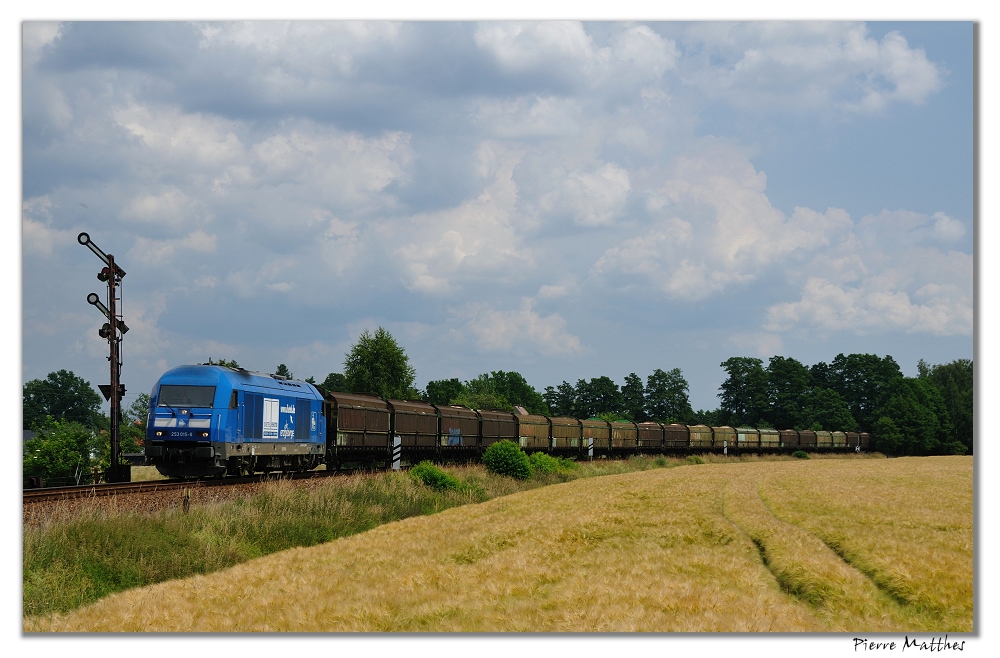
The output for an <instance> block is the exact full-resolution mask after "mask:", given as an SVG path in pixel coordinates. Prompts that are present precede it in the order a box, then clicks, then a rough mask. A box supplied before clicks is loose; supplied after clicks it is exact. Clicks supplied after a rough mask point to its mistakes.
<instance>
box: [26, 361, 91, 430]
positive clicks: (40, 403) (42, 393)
mask: <svg viewBox="0 0 1000 658" xmlns="http://www.w3.org/2000/svg"><path fill="white" fill-rule="evenodd" d="M22 404H23V407H22V408H23V413H24V419H23V425H24V427H25V428H26V429H37V428H38V427H40V426H41V425H42V424H43V423H45V422H46V418H52V419H54V420H65V421H69V422H75V423H80V424H81V425H84V426H85V427H89V428H96V427H97V426H98V424H99V422H100V418H101V413H100V407H101V396H100V394H98V392H97V391H95V390H94V388H93V387H92V386H91V385H90V382H88V381H87V380H85V379H83V378H82V377H78V376H77V375H75V374H73V373H72V372H70V371H68V370H59V371H57V372H50V373H49V374H48V376H46V378H45V379H32V380H31V381H29V382H27V383H25V384H24V387H23V389H22Z"/></svg>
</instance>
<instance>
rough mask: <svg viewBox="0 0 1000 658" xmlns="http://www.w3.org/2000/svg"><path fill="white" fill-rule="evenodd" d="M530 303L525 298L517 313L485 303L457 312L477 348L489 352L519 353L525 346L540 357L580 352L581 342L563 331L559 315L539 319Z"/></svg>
mask: <svg viewBox="0 0 1000 658" xmlns="http://www.w3.org/2000/svg"><path fill="white" fill-rule="evenodd" d="M532 304H533V302H532V300H531V299H529V298H524V299H522V300H521V306H520V308H518V309H517V310H510V311H497V310H494V309H493V308H492V307H491V306H490V305H488V304H485V303H472V304H469V305H467V306H466V307H465V308H463V309H461V310H460V311H457V312H456V315H457V316H458V317H459V318H461V319H463V320H465V321H466V328H467V330H468V331H469V332H471V333H472V335H473V336H475V338H476V343H477V344H478V345H479V347H480V348H481V349H483V350H485V351H489V352H510V351H515V352H521V351H524V348H525V346H526V345H530V346H532V347H533V348H534V349H535V350H537V351H538V352H540V353H542V354H556V355H562V354H575V353H578V352H580V351H581V349H582V346H581V343H580V339H579V338H578V337H577V336H575V335H573V334H572V333H570V332H569V331H567V330H566V321H565V320H564V319H563V318H562V316H560V315H559V314H558V313H553V314H552V315H547V316H544V317H542V316H541V315H539V314H538V313H537V312H535V311H534V310H533V309H532Z"/></svg>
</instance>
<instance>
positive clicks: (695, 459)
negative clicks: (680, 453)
mask: <svg viewBox="0 0 1000 658" xmlns="http://www.w3.org/2000/svg"><path fill="white" fill-rule="evenodd" d="M687 463H689V464H704V463H705V460H704V459H702V458H701V457H699V456H698V455H688V458H687Z"/></svg>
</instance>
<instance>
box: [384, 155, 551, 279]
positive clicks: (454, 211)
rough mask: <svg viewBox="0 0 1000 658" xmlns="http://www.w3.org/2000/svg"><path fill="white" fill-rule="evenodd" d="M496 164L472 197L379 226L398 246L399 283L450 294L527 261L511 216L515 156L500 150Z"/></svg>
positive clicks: (512, 272) (511, 275) (509, 275)
mask: <svg viewBox="0 0 1000 658" xmlns="http://www.w3.org/2000/svg"><path fill="white" fill-rule="evenodd" d="M500 162H501V164H499V166H498V167H497V168H496V170H495V174H494V178H493V180H492V181H491V183H490V184H489V185H488V186H487V187H486V189H484V190H483V191H482V193H481V194H480V195H479V196H478V197H476V198H475V199H473V200H469V201H466V202H464V203H462V204H461V205H459V206H458V207H456V208H450V209H445V210H442V211H439V212H434V213H421V214H419V215H416V216H413V217H411V218H408V219H407V220H406V221H395V222H392V221H390V222H385V223H384V224H383V225H382V226H381V227H380V232H381V233H382V234H383V235H384V237H385V239H386V240H392V243H393V244H398V245H400V246H398V247H397V248H395V249H394V255H395V256H396V258H397V259H398V261H399V263H400V264H401V267H402V270H403V278H402V283H403V285H404V286H406V287H407V288H409V289H411V290H415V291H418V292H423V293H429V294H435V295H436V294H444V293H450V292H454V291H455V289H456V288H457V287H460V286H461V285H462V284H463V283H466V282H468V280H469V279H470V278H473V279H476V278H482V277H485V276H489V277H494V278H495V277H501V278H503V279H506V280H511V279H516V278H518V277H519V276H521V275H522V274H523V270H524V268H526V267H530V266H531V265H532V264H533V261H534V256H533V253H532V250H531V249H529V248H527V247H525V245H524V244H523V239H522V237H521V235H520V233H519V232H518V230H517V227H516V221H515V218H514V213H515V205H516V202H517V186H516V185H515V184H514V181H513V180H512V177H511V176H512V172H513V168H514V166H515V165H516V164H517V155H516V153H508V154H505V155H503V156H501V158H500Z"/></svg>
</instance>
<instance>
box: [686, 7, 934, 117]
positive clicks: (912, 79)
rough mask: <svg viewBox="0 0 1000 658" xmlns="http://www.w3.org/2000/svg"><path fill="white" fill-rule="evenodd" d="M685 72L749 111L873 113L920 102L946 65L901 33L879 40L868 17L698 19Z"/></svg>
mask: <svg viewBox="0 0 1000 658" xmlns="http://www.w3.org/2000/svg"><path fill="white" fill-rule="evenodd" d="M686 37H687V38H686V41H687V44H686V45H687V48H686V52H687V53H688V54H689V56H688V57H687V58H685V61H684V66H683V70H684V73H683V75H684V77H685V78H686V79H687V80H688V81H690V82H691V83H692V84H695V85H697V86H698V87H699V89H701V90H702V92H703V93H705V94H706V96H708V97H715V98H723V99H725V100H727V101H728V102H730V103H733V104H734V105H736V106H738V107H741V108H747V109H758V110H762V109H767V110H779V111H787V110H810V111H813V110H823V109H826V108H829V107H839V108H841V109H845V110H849V111H861V112H873V111H878V110H882V109H883V108H884V107H885V106H886V105H888V104H889V103H891V102H906V103H914V104H919V103H922V102H924V101H925V100H926V98H927V97H928V96H929V95H930V94H932V93H934V92H936V91H938V90H940V89H941V87H942V85H943V78H944V75H945V73H946V72H945V71H944V70H943V68H942V67H940V66H939V65H937V64H934V63H933V62H931V61H930V60H928V59H927V55H926V53H925V52H924V50H923V49H914V48H911V47H910V46H909V44H908V43H907V41H906V39H905V38H904V37H903V36H902V35H901V34H900V33H899V32H890V33H888V34H886V35H885V36H884V37H883V38H882V40H881V41H878V40H876V39H874V38H872V37H871V36H870V35H869V34H868V29H867V26H865V25H864V24H862V23H845V22H826V21H824V22H809V21H801V22H788V23H783V22H772V21H766V22H765V21H755V22H748V23H738V24H728V23H698V24H695V25H692V26H691V27H690V28H689V30H688V33H687V35H686Z"/></svg>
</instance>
